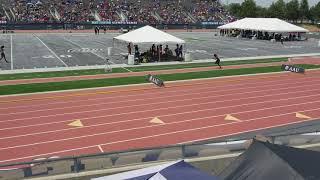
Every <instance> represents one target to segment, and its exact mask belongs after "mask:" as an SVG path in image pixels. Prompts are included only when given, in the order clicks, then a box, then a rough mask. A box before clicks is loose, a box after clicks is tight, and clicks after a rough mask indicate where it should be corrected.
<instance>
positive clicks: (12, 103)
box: [0, 70, 320, 164]
mask: <svg viewBox="0 0 320 180" xmlns="http://www.w3.org/2000/svg"><path fill="white" fill-rule="evenodd" d="M319 75H320V71H319V70H315V71H307V72H306V74H294V73H276V74H268V75H255V76H241V77H227V78H216V79H206V80H194V81H180V82H172V83H167V84H166V87H165V88H158V87H155V86H153V85H151V84H150V85H137V86H127V87H114V88H100V89H92V90H80V91H79V90H78V91H68V92H55V93H43V94H35V95H21V96H6V97H0V163H1V164H3V163H5V164H7V163H11V162H20V161H29V160H32V159H37V158H42V157H52V156H60V157H62V156H67V155H68V156H69V155H80V154H91V153H101V152H110V151H118V150H128V149H135V148H145V147H156V146H163V145H171V144H179V143H186V142H195V141H202V140H207V139H208V140H209V139H215V138H221V137H228V136H232V135H238V134H239V135H240V134H243V133H247V132H253V131H258V130H264V129H270V128H275V127H283V126H286V125H292V124H298V123H304V122H310V121H315V120H316V119H319V118H320V79H319V78H318V77H319Z"/></svg>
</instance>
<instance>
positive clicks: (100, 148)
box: [98, 145, 104, 153]
mask: <svg viewBox="0 0 320 180" xmlns="http://www.w3.org/2000/svg"><path fill="white" fill-rule="evenodd" d="M98 148H99V150H100V151H101V152H102V153H104V151H103V149H102V147H101V146H100V145H98Z"/></svg>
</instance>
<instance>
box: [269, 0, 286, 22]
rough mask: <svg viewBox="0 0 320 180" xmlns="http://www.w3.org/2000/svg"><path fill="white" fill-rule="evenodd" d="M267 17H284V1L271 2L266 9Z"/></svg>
mask: <svg viewBox="0 0 320 180" xmlns="http://www.w3.org/2000/svg"><path fill="white" fill-rule="evenodd" d="M268 14H269V17H274V18H280V19H285V18H286V3H285V2H284V1H283V0H278V1H277V2H275V3H272V4H271V6H270V7H269V9H268Z"/></svg>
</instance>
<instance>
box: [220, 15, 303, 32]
mask: <svg viewBox="0 0 320 180" xmlns="http://www.w3.org/2000/svg"><path fill="white" fill-rule="evenodd" d="M218 29H227V30H231V29H238V30H252V31H263V32H277V33H282V32H295V33H306V32H309V31H308V30H307V29H304V28H302V27H299V26H296V25H293V24H290V23H288V22H286V21H283V20H281V19H278V18H244V19H241V20H238V21H235V22H232V23H229V24H226V25H222V26H219V27H218Z"/></svg>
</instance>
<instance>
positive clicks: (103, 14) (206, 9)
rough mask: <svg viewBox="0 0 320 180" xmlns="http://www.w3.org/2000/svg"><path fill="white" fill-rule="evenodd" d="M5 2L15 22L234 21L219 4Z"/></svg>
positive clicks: (195, 0)
mask: <svg viewBox="0 0 320 180" xmlns="http://www.w3.org/2000/svg"><path fill="white" fill-rule="evenodd" d="M5 1H6V2H9V3H8V4H10V5H9V6H8V7H7V8H6V9H7V11H8V13H7V14H4V15H5V16H8V17H7V19H8V18H9V19H10V21H14V22H29V23H31V22H32V23H43V22H78V23H79V22H89V21H134V22H137V23H139V24H157V23H159V24H187V23H195V22H202V21H218V20H219V21H229V20H230V19H232V17H231V16H230V15H229V13H228V12H227V11H226V10H225V9H224V8H223V6H222V5H221V4H220V2H219V1H218V0H189V1H175V0H161V1H160V0H141V1H135V0H117V1H110V0H60V1H58V0H50V1H48V0H42V1H38V0H26V1H20V0H5ZM190 4H191V5H190ZM11 11H12V12H11ZM0 13H1V12H0Z"/></svg>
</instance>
